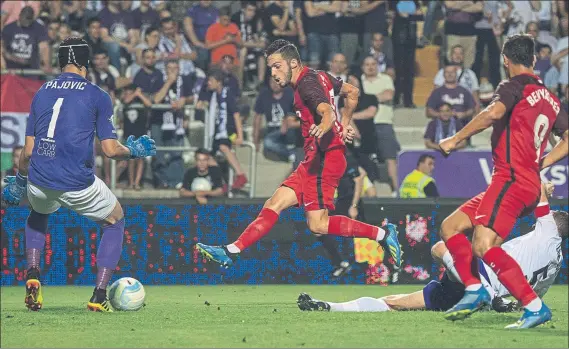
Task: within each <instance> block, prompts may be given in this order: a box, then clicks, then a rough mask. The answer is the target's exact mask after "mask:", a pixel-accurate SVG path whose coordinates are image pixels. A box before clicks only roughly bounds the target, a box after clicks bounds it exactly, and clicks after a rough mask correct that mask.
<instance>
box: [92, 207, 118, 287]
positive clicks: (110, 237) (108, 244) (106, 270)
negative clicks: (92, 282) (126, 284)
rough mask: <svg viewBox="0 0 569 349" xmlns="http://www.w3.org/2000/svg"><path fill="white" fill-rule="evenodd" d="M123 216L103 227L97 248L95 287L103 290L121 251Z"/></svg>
mask: <svg viewBox="0 0 569 349" xmlns="http://www.w3.org/2000/svg"><path fill="white" fill-rule="evenodd" d="M123 236H124V218H123V219H121V220H119V221H117V222H116V223H114V224H109V225H105V226H104V227H103V237H102V238H101V242H100V243H99V248H98V249H97V281H96V285H97V288H99V289H102V290H105V289H106V288H107V285H108V283H109V281H110V280H111V277H112V276H113V272H114V271H115V269H116V267H117V265H118V263H119V259H120V257H121V253H122V244H123Z"/></svg>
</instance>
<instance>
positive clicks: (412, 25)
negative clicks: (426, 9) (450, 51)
mask: <svg viewBox="0 0 569 349" xmlns="http://www.w3.org/2000/svg"><path fill="white" fill-rule="evenodd" d="M394 5H395V7H396V9H397V11H395V19H394V20H393V34H392V37H393V51H394V56H395V57H396V58H397V59H396V60H395V97H394V103H395V105H397V106H404V107H405V108H415V104H413V86H414V80H415V49H416V47H417V21H418V20H421V19H422V18H423V13H422V11H421V8H420V6H419V2H418V1H416V0H415V1H399V2H397V3H394ZM401 98H402V99H403V101H402V103H401ZM380 109H381V108H380Z"/></svg>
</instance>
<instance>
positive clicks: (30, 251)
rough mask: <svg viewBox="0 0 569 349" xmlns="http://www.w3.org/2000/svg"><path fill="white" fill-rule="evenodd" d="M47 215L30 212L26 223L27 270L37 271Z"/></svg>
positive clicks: (42, 247) (43, 245) (45, 231)
mask: <svg viewBox="0 0 569 349" xmlns="http://www.w3.org/2000/svg"><path fill="white" fill-rule="evenodd" d="M48 220H49V215H47V214H41V213H38V212H36V211H34V210H32V211H31V212H30V215H29V216H28V219H27V221H26V227H25V229H24V231H25V237H26V261H27V264H28V269H35V270H38V271H39V268H40V261H41V254H42V252H43V249H44V247H45V234H46V233H47V223H48Z"/></svg>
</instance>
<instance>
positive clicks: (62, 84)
mask: <svg viewBox="0 0 569 349" xmlns="http://www.w3.org/2000/svg"><path fill="white" fill-rule="evenodd" d="M85 86H87V82H84V81H61V80H51V81H48V82H46V83H45V85H44V86H43V88H45V89H50V88H58V89H63V90H84V89H85Z"/></svg>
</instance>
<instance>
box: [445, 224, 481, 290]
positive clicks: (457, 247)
mask: <svg viewBox="0 0 569 349" xmlns="http://www.w3.org/2000/svg"><path fill="white" fill-rule="evenodd" d="M446 246H447V248H448V250H449V252H450V254H451V256H452V259H454V267H455V269H456V272H457V273H458V275H459V276H460V280H462V283H463V284H464V286H466V287H468V286H470V285H475V284H479V283H480V279H479V278H478V277H476V276H474V275H473V273H472V269H471V268H472V244H471V243H470V241H468V239H467V238H466V235H464V234H456V235H455V236H453V237H451V238H450V239H448V240H447V242H446Z"/></svg>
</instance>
